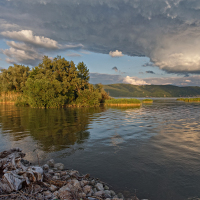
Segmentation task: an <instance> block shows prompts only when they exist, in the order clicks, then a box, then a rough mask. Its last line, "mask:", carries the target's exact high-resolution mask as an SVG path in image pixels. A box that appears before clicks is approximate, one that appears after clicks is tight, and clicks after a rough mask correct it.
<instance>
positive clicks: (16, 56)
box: [2, 47, 43, 64]
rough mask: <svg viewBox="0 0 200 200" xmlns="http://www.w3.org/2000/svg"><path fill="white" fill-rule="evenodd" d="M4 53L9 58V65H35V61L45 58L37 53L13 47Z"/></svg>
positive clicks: (7, 59)
mask: <svg viewBox="0 0 200 200" xmlns="http://www.w3.org/2000/svg"><path fill="white" fill-rule="evenodd" d="M2 52H3V54H5V55H6V56H8V58H6V61H7V62H9V63H24V64H30V63H35V61H39V60H41V59H42V57H43V56H42V55H40V54H38V53H37V52H36V51H31V52H28V51H25V50H19V49H15V48H13V47H11V48H10V49H5V50H3V51H2Z"/></svg>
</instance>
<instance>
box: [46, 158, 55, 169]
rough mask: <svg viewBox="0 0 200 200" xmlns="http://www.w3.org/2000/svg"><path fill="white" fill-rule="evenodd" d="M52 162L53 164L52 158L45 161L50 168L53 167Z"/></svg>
mask: <svg viewBox="0 0 200 200" xmlns="http://www.w3.org/2000/svg"><path fill="white" fill-rule="evenodd" d="M54 164H55V162H54V160H53V159H51V160H49V161H47V165H49V167H51V168H53V167H54Z"/></svg>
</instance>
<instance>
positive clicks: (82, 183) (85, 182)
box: [80, 180, 89, 187]
mask: <svg viewBox="0 0 200 200" xmlns="http://www.w3.org/2000/svg"><path fill="white" fill-rule="evenodd" d="M80 184H81V187H84V186H85V185H88V184H89V181H86V180H82V181H81V182H80Z"/></svg>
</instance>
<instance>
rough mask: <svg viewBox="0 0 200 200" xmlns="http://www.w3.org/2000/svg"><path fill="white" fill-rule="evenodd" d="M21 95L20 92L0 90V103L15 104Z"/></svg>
mask: <svg viewBox="0 0 200 200" xmlns="http://www.w3.org/2000/svg"><path fill="white" fill-rule="evenodd" d="M21 95H22V94H21V93H17V92H2V93H1V94H0V103H7V104H15V102H16V101H17V99H18V98H19V97H20V96H21Z"/></svg>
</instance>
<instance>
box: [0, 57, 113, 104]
mask: <svg viewBox="0 0 200 200" xmlns="http://www.w3.org/2000/svg"><path fill="white" fill-rule="evenodd" d="M89 79H90V77H89V70H88V69H87V67H86V65H85V64H84V63H83V62H80V63H78V65H75V64H74V62H73V61H67V60H66V59H65V58H61V57H60V56H57V57H56V58H54V59H50V58H48V56H44V57H43V61H42V63H40V64H39V65H38V66H36V67H33V68H32V69H31V70H30V68H29V67H28V66H27V67H26V66H24V65H17V64H14V66H10V67H9V68H8V69H2V70H1V73H0V102H2V103H12V104H15V105H17V106H30V107H32V108H60V107H94V106H99V105H100V104H101V103H104V102H105V100H107V99H110V98H111V97H110V96H109V95H108V93H106V92H105V90H104V89H103V85H101V84H96V85H92V84H90V83H89Z"/></svg>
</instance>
